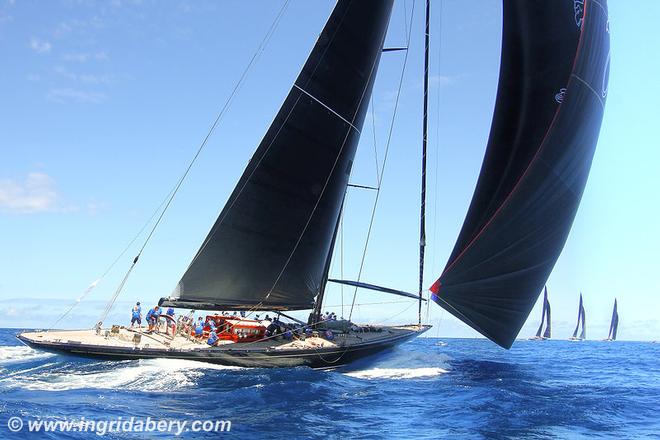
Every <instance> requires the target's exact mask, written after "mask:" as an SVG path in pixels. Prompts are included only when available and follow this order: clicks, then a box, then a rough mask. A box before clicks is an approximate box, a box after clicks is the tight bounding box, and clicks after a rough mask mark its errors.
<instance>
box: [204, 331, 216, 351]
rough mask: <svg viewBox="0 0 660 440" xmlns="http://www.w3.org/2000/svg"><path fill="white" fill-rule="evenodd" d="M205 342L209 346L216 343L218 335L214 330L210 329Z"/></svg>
mask: <svg viewBox="0 0 660 440" xmlns="http://www.w3.org/2000/svg"><path fill="white" fill-rule="evenodd" d="M206 343H207V344H209V345H210V346H211V347H213V346H215V345H217V344H218V335H217V333H216V332H215V330H211V332H210V333H209V338H208V339H207V341H206Z"/></svg>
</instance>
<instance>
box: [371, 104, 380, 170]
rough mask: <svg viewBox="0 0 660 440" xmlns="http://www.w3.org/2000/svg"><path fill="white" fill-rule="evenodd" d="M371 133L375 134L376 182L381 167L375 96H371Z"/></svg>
mask: <svg viewBox="0 0 660 440" xmlns="http://www.w3.org/2000/svg"><path fill="white" fill-rule="evenodd" d="M371 131H372V132H373V134H374V158H375V162H376V182H379V181H380V165H379V163H378V142H376V108H375V106H374V95H373V94H372V95H371Z"/></svg>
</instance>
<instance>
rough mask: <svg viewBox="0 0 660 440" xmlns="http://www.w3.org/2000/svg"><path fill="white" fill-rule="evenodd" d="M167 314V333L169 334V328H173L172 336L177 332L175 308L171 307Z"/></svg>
mask: <svg viewBox="0 0 660 440" xmlns="http://www.w3.org/2000/svg"><path fill="white" fill-rule="evenodd" d="M165 314H166V315H167V316H168V319H167V320H166V322H165V326H166V327H165V334H166V335H169V330H170V329H172V337H174V335H175V334H176V319H175V318H174V309H173V308H172V307H170V308H169V309H167V312H165Z"/></svg>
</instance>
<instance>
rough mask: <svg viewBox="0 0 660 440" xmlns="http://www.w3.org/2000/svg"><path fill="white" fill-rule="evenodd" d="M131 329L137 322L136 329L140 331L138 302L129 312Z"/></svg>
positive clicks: (140, 314) (140, 321)
mask: <svg viewBox="0 0 660 440" xmlns="http://www.w3.org/2000/svg"><path fill="white" fill-rule="evenodd" d="M131 314H132V316H131V328H133V325H134V324H135V323H136V322H137V325H138V329H140V330H141V329H142V307H140V301H138V302H137V303H136V304H135V305H134V306H133V310H132V312H131Z"/></svg>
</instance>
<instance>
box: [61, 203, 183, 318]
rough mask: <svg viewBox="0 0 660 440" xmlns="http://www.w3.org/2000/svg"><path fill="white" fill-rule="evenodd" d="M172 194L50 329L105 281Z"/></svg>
mask: <svg viewBox="0 0 660 440" xmlns="http://www.w3.org/2000/svg"><path fill="white" fill-rule="evenodd" d="M170 195H171V192H170V193H168V195H167V197H165V198H164V199H163V201H162V202H161V203H160V205H158V207H157V208H156V210H155V211H154V212H153V214H151V217H149V219H148V220H147V221H146V222H145V223H144V225H142V228H140V230H139V231H138V233H137V234H135V236H134V237H133V239H132V240H131V241H130V242H129V243H128V244H127V245H126V246H125V247H124V250H122V251H121V253H120V254H119V255H118V256H117V258H115V259H114V261H113V262H112V263H111V264H110V266H108V268H107V269H106V270H105V271H104V272H103V274H102V275H101V276H100V277H99V278H97V279H96V281H94V282H93V283H92V284H90V285H89V286H88V287H87V289H85V291H84V292H83V293H82V295H80V296H79V297H78V298H77V299H76V301H75V302H74V303H73V304H71V306H70V307H69V308H68V309H66V310H65V311H64V313H62V315H60V317H59V318H57V319H56V320H55V322H53V323H52V324H51V325H50V327H49V328H48V330H52V329H53V328H54V327H55V326H56V325H57V324H58V323H59V322H61V321H62V320H63V319H64V318H66V317H67V316H68V315H69V313H71V312H72V311H73V309H75V308H76V307H77V306H78V304H80V302H81V301H82V300H84V299H85V298H86V297H87V296H88V295H89V294H90V293H91V292H92V290H94V289H95V288H96V286H98V285H99V284H100V283H101V281H103V279H105V277H106V276H107V275H108V274H109V273H110V271H112V269H113V268H114V267H115V265H116V264H117V263H118V262H119V260H120V259H121V258H122V257H123V256H124V255H125V254H126V252H128V250H129V249H130V248H131V247H132V246H133V244H134V243H135V242H136V241H137V239H138V238H139V237H140V236H141V235H142V233H143V232H144V231H145V229H147V226H149V224H150V223H151V222H152V221H153V219H154V218H155V217H156V215H157V214H158V213H159V212H160V210H161V208H162V207H163V205H165V203H166V202H167V199H168V198H169V197H170Z"/></svg>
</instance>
